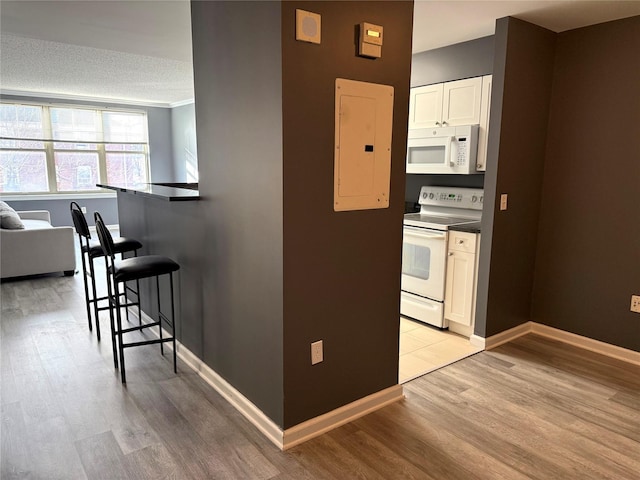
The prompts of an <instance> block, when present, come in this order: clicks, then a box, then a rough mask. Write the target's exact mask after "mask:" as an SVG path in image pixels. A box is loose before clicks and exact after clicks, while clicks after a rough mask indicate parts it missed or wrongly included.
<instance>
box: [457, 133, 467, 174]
mask: <svg viewBox="0 0 640 480" xmlns="http://www.w3.org/2000/svg"><path fill="white" fill-rule="evenodd" d="M457 140H458V141H457V144H458V155H457V158H456V166H457V167H464V166H465V165H466V164H467V158H468V151H469V141H468V139H467V137H458V139H457Z"/></svg>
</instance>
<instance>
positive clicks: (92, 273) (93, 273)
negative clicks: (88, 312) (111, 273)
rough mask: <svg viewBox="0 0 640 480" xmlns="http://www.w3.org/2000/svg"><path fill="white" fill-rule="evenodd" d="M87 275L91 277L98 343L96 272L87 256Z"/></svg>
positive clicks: (91, 260) (98, 322)
mask: <svg viewBox="0 0 640 480" xmlns="http://www.w3.org/2000/svg"><path fill="white" fill-rule="evenodd" d="M89 275H90V276H91V292H92V293H93V300H92V301H91V302H92V303H93V312H94V315H95V319H96V334H97V336H98V341H100V317H99V313H98V294H97V291H96V271H95V269H94V266H93V258H91V256H89Z"/></svg>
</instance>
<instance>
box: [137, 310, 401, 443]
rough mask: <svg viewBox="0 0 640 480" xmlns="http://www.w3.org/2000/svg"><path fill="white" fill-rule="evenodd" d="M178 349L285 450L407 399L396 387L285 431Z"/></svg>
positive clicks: (179, 351) (180, 355) (155, 332)
mask: <svg viewBox="0 0 640 480" xmlns="http://www.w3.org/2000/svg"><path fill="white" fill-rule="evenodd" d="M131 313H133V311H131ZM134 316H135V314H134ZM142 319H143V321H144V322H146V323H152V322H153V321H154V320H153V319H152V318H151V317H149V316H148V315H147V314H146V313H144V312H142ZM148 330H149V331H151V332H152V333H153V335H155V336H157V337H159V333H158V329H157V328H156V327H151V328H149V329H148ZM162 331H163V336H164V337H165V338H166V337H168V336H170V334H169V332H166V331H165V330H164V329H162ZM165 345H166V346H167V347H168V348H169V350H172V347H173V345H172V344H171V343H167V344H165ZM176 350H177V351H176V355H177V357H178V358H180V360H182V361H183V362H184V363H185V364H186V365H187V366H188V367H189V368H191V369H192V370H193V371H194V372H195V373H197V374H198V375H199V376H200V377H201V378H202V379H203V380H204V381H205V382H207V383H208V384H209V385H210V386H211V387H212V388H213V389H214V390H215V391H216V392H218V393H219V394H220V395H221V396H222V397H223V398H224V399H225V400H227V401H228V402H229V403H230V404H231V405H232V406H233V407H234V408H235V409H236V410H238V412H240V413H241V414H242V415H243V416H244V417H245V418H246V419H247V420H249V421H250V422H251V423H252V424H253V425H254V426H255V427H256V428H257V429H258V430H259V431H260V432H261V433H262V434H263V435H264V436H265V437H267V438H268V439H269V440H270V441H271V442H272V443H273V444H274V445H275V446H276V447H278V448H280V449H281V450H286V449H288V448H291V447H293V446H295V445H299V444H301V443H303V442H306V441H307V440H310V439H312V438H314V437H317V436H319V435H322V434H323V433H326V432H328V431H329V430H333V429H334V428H337V427H339V426H341V425H344V424H345V423H348V422H351V421H353V420H355V419H357V418H360V417H362V416H364V415H367V414H369V413H371V412H373V411H375V410H378V409H380V408H382V407H385V406H387V405H389V404H391V403H393V402H396V401H398V400H401V399H403V398H404V394H403V390H402V386H401V385H393V386H391V387H389V388H386V389H384V390H381V391H379V392H376V393H373V394H371V395H368V396H366V397H364V398H361V399H359V400H356V401H354V402H351V403H349V404H347V405H344V406H342V407H340V408H337V409H335V410H332V411H330V412H327V413H325V414H323V415H320V416H318V417H315V418H311V419H309V420H307V421H305V422H302V423H300V424H298V425H295V426H294V427H291V428H288V429H286V430H282V429H281V428H280V427H279V426H278V425H276V424H275V423H274V422H273V421H272V420H271V419H270V418H269V417H267V416H266V415H265V414H264V413H263V412H262V411H261V410H260V409H259V408H258V407H256V406H255V405H254V404H253V403H252V402H251V401H250V400H249V399H248V398H247V397H245V396H244V395H242V393H240V392H239V391H238V390H236V389H235V388H234V387H233V386H232V385H231V384H230V383H229V382H227V381H226V380H225V379H224V378H222V377H221V376H220V375H218V374H217V373H216V372H215V371H214V370H213V369H212V368H211V367H209V366H208V365H207V364H205V363H204V362H203V361H202V360H200V359H199V358H198V357H197V356H196V355H194V354H193V353H192V352H191V351H190V350H189V349H188V348H186V347H185V346H184V345H182V344H181V343H180V342H178V341H177V340H176Z"/></svg>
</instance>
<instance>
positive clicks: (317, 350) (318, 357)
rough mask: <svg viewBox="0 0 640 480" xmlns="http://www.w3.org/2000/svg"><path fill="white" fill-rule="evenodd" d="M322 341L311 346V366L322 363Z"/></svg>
mask: <svg viewBox="0 0 640 480" xmlns="http://www.w3.org/2000/svg"><path fill="white" fill-rule="evenodd" d="M322 360H323V358H322V340H318V341H317V342H313V343H312V344H311V365H315V364H316V363H320V362H322Z"/></svg>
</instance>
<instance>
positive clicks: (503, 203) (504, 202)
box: [500, 193, 507, 210]
mask: <svg viewBox="0 0 640 480" xmlns="http://www.w3.org/2000/svg"><path fill="white" fill-rule="evenodd" d="M506 209H507V194H506V193H503V194H502V195H500V210H506Z"/></svg>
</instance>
